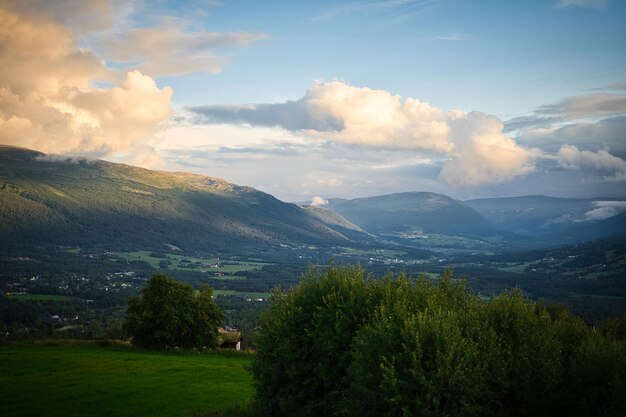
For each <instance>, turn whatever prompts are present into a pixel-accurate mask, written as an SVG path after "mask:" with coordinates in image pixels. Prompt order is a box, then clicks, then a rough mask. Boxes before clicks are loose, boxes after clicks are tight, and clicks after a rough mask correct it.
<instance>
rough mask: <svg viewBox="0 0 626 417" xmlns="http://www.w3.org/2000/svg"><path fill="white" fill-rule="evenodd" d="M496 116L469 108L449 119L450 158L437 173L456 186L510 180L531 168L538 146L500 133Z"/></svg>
mask: <svg viewBox="0 0 626 417" xmlns="http://www.w3.org/2000/svg"><path fill="white" fill-rule="evenodd" d="M502 128H503V126H502V122H501V121H500V120H499V119H498V118H496V117H495V116H490V115H486V114H484V113H479V112H472V113H469V114H467V115H464V117H461V118H459V119H455V120H453V121H452V129H451V130H452V132H453V133H452V138H451V140H452V142H453V143H454V144H455V149H454V151H453V152H452V154H451V155H452V159H451V160H449V161H446V162H445V163H444V165H443V169H442V170H441V174H440V177H441V178H442V179H444V180H445V181H446V182H447V183H449V184H452V185H455V186H468V185H469V186H477V185H482V184H490V183H499V182H505V181H509V180H511V179H513V178H515V177H517V176H521V175H526V174H529V173H531V172H532V171H534V169H535V166H534V160H535V158H537V157H539V156H540V155H541V151H539V150H537V149H526V148H523V147H521V146H519V145H518V144H517V143H516V142H515V140H513V139H511V138H510V137H508V136H506V135H504V134H503V133H502Z"/></svg>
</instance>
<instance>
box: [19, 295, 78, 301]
mask: <svg viewBox="0 0 626 417" xmlns="http://www.w3.org/2000/svg"><path fill="white" fill-rule="evenodd" d="M8 297H9V298H10V299H12V300H18V301H70V300H72V299H73V298H72V297H70V296H67V295H55V294H11V295H9V296H8Z"/></svg>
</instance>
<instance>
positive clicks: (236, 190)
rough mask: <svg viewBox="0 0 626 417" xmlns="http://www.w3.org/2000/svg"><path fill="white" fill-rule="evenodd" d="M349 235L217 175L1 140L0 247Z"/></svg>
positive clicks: (255, 242)
mask: <svg viewBox="0 0 626 417" xmlns="http://www.w3.org/2000/svg"><path fill="white" fill-rule="evenodd" d="M347 240H348V239H347V238H346V237H345V236H343V235H342V234H341V233H339V232H337V231H335V230H333V229H331V228H330V227H328V226H327V225H325V224H324V223H323V222H322V221H321V220H320V219H318V218H317V217H315V216H313V215H311V214H309V213H308V212H307V211H305V210H304V209H302V208H300V207H299V206H297V205H295V204H288V203H284V202H282V201H280V200H277V199H276V198H274V197H272V196H271V195H269V194H266V193H263V192H260V191H257V190H255V189H254V188H250V187H243V186H238V185H235V184H230V183H228V182H226V181H224V180H222V179H219V178H212V177H206V176H202V175H194V174H188V173H180V172H176V173H171V172H159V171H151V170H146V169H142V168H137V167H132V166H128V165H123V164H114V163H110V162H105V161H99V160H96V161H90V160H84V159H80V160H73V159H68V158H60V157H52V156H49V155H44V154H41V153H38V152H33V151H29V150H25V149H19V148H13V147H6V146H0V247H4V248H14V247H33V246H37V245H41V244H57V245H67V246H83V247H85V246H102V247H116V248H118V249H136V248H142V249H155V250H163V249H165V248H166V247H167V248H172V247H177V248H180V249H182V250H184V251H193V250H211V251H219V252H227V253H238V254H242V253H245V252H247V251H253V250H254V251H255V252H256V253H262V252H264V251H272V250H276V248H279V247H280V245H281V244H282V245H285V244H287V245H292V246H297V245H301V244H317V245H327V244H336V243H341V242H343V243H345V242H346V241H347Z"/></svg>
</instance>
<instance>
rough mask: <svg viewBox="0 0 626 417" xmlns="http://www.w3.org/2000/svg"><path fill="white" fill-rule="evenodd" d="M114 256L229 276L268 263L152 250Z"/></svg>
mask: <svg viewBox="0 0 626 417" xmlns="http://www.w3.org/2000/svg"><path fill="white" fill-rule="evenodd" d="M115 255H116V256H118V257H120V258H123V259H126V260H127V261H128V262H134V261H143V262H146V263H147V264H149V265H150V266H152V267H153V268H159V266H160V263H161V262H163V261H166V262H168V263H169V264H170V266H169V267H170V268H171V269H180V270H187V271H200V272H221V273H223V274H224V275H225V276H231V277H232V274H235V273H237V272H244V271H252V270H257V269H261V268H262V267H263V266H264V265H270V264H269V263H266V262H253V261H231V260H220V259H218V258H196V257H193V256H184V255H177V254H171V253H168V254H159V255H160V256H155V254H154V253H153V252H149V251H136V252H118V253H115Z"/></svg>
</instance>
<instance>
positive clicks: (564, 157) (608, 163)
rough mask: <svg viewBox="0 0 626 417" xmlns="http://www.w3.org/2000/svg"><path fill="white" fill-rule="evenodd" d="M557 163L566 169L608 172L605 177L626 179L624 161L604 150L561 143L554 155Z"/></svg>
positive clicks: (625, 163) (617, 179)
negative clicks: (588, 149) (589, 149)
mask: <svg viewBox="0 0 626 417" xmlns="http://www.w3.org/2000/svg"><path fill="white" fill-rule="evenodd" d="M556 160H557V161H558V163H559V165H561V166H562V167H563V168H566V169H577V170H588V171H597V172H601V173H608V174H609V176H608V177H605V179H611V180H616V181H624V180H626V161H624V160H623V159H621V158H618V157H616V156H614V155H611V154H610V153H609V152H607V151H605V150H599V151H597V152H592V151H585V150H583V151H581V150H579V149H578V148H577V147H576V146H571V145H563V146H561V149H560V150H559V152H558V153H557V155H556Z"/></svg>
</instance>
